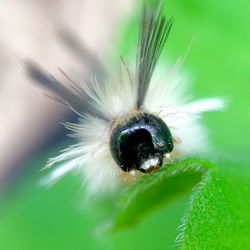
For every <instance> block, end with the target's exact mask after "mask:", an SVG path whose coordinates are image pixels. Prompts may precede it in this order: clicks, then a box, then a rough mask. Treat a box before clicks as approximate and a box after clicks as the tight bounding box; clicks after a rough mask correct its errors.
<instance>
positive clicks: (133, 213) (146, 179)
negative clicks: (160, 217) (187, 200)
mask: <svg viewBox="0 0 250 250" xmlns="http://www.w3.org/2000/svg"><path fill="white" fill-rule="evenodd" d="M212 168H213V164H212V163H210V162H209V161H207V160H204V159H200V158H190V159H184V160H180V161H177V162H175V163H172V164H170V165H167V166H165V167H162V168H161V169H160V170H159V171H156V172H154V173H152V174H149V175H145V176H143V177H142V178H141V179H139V180H138V181H137V182H135V183H134V184H133V185H132V186H130V187H129V188H127V189H126V190H125V192H124V193H123V194H122V195H121V200H120V201H119V202H118V206H117V209H116V213H115V216H114V219H113V225H112V228H113V229H114V230H117V229H121V228H123V227H126V226H129V225H132V224H134V223H136V222H137V221H139V220H140V219H141V218H142V217H144V216H145V215H147V214H148V213H150V212H151V211H152V210H154V209H156V208H157V207H159V206H161V205H162V204H163V203H167V202H171V201H173V200H175V199H177V198H179V197H180V196H181V195H184V194H186V193H188V192H190V190H191V189H192V188H193V187H194V186H195V184H197V183H198V182H200V181H201V179H202V176H203V175H204V174H205V173H206V172H207V171H208V170H209V169H212Z"/></svg>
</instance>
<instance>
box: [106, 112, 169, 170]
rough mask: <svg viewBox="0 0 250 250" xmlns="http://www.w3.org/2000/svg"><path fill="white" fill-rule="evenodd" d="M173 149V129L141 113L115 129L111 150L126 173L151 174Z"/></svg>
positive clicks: (157, 119)
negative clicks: (131, 171) (135, 170)
mask: <svg viewBox="0 0 250 250" xmlns="http://www.w3.org/2000/svg"><path fill="white" fill-rule="evenodd" d="M172 150H173V139H172V135H171V133H170V130H169V128H168V127H167V125H166V124H165V122H164V121H163V120H161V119H160V118H159V117H157V116H155V115H152V114H147V113H139V114H137V115H136V116H133V117H132V118H130V119H129V120H127V121H125V122H124V123H122V124H120V125H118V126H117V127H115V128H114V129H113V131H112V134H111V139H110V151H111V154H112V156H113V158H114V160H115V161H116V163H117V164H118V165H119V166H120V167H121V169H122V170H124V171H127V172H128V171H130V170H133V169H137V170H139V171H141V172H151V171H153V170H155V169H157V168H159V167H160V166H161V165H162V161H163V157H164V154H167V153H170V152H171V151H172Z"/></svg>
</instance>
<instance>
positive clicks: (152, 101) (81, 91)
mask: <svg viewBox="0 0 250 250" xmlns="http://www.w3.org/2000/svg"><path fill="white" fill-rule="evenodd" d="M172 25H173V19H172V18H169V19H168V18H166V16H165V15H164V14H163V13H162V11H161V6H160V5H158V4H155V5H154V6H149V5H148V4H144V7H143V10H142V16H141V24H140V28H139V41H138V48H137V51H138V52H137V58H136V69H135V70H134V72H133V71H131V70H130V69H129V66H128V65H127V64H126V62H125V61H124V60H122V62H121V68H122V70H121V74H120V75H119V77H118V78H114V79H108V80H107V81H106V82H105V83H100V82H97V81H94V80H93V81H92V83H91V84H86V83H84V82H79V83H75V82H74V81H72V80H71V79H69V78H68V80H70V83H68V84H64V83H61V82H59V81H57V80H56V79H55V78H53V77H51V76H49V75H47V74H46V73H44V72H43V71H42V70H40V68H38V67H37V66H36V65H34V64H28V70H29V74H30V75H31V76H32V77H33V78H34V79H36V80H38V81H39V82H40V83H42V84H43V85H45V86H47V87H50V88H51V89H52V90H53V91H54V92H55V93H56V94H57V95H58V96H60V97H61V100H62V101H63V102H64V104H66V105H67V106H69V107H70V108H71V109H72V110H73V111H74V112H76V113H77V115H78V116H79V123H77V124H72V123H65V127H66V128H67V129H69V130H71V131H72V132H73V136H74V137H75V138H76V139H77V140H78V143H77V144H75V145H73V146H70V147H68V148H67V149H65V150H64V151H63V152H62V153H61V155H59V156H57V157H55V158H52V159H50V160H49V162H48V165H47V166H48V167H51V166H53V165H54V164H58V163H60V164H61V165H60V166H59V167H58V168H56V169H55V170H53V171H52V172H51V174H50V175H49V176H48V177H47V178H46V181H48V182H53V181H55V180H57V179H58V178H59V177H61V176H63V175H64V174H65V173H67V172H68V171H70V170H73V169H81V170H83V172H84V176H85V177H84V178H85V180H86V182H87V187H88V189H89V190H90V192H98V193H99V192H101V191H105V190H108V189H109V190H110V189H114V188H115V187H116V186H117V185H118V184H119V183H121V182H131V181H133V180H134V179H137V178H139V176H141V175H143V174H148V173H150V172H152V171H155V170H157V169H159V168H160V167H161V166H162V165H163V164H164V163H168V162H169V161H170V160H171V159H175V158H176V157H179V156H183V155H188V154H202V153H203V152H205V151H206V148H207V145H206V144H207V140H206V131H205V130H204V128H203V126H202V124H201V121H200V114H201V113H202V112H205V111H209V110H216V109H220V108H223V101H222V100H221V99H219V98H210V99H203V100H198V101H188V98H187V95H188V93H187V91H186V87H185V86H186V85H185V82H183V81H181V80H180V77H179V74H178V69H179V67H180V65H181V63H180V61H177V63H176V64H175V65H174V66H173V67H172V68H169V69H168V70H167V72H165V75H164V78H163V79H159V78H158V79H157V76H159V73H158V72H157V68H156V64H157V62H158V59H159V57H160V55H161V52H162V50H163V48H164V46H165V44H166V42H167V39H168V36H169V33H170V30H171V28H172Z"/></svg>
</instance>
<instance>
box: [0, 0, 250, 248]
mask: <svg viewBox="0 0 250 250" xmlns="http://www.w3.org/2000/svg"><path fill="white" fill-rule="evenodd" d="M164 8H165V10H166V13H167V14H168V15H170V16H173V17H174V26H173V29H172V32H171V35H170V37H169V40H168V42H167V49H166V50H165V51H164V56H165V57H167V59H168V61H170V62H173V63H174V61H175V59H176V58H177V57H178V56H179V55H184V54H185V52H186V50H187V48H188V47H189V45H190V42H191V40H192V38H193V37H194V42H193V45H192V48H191V51H190V52H189V54H188V56H187V58H186V60H185V63H184V65H183V70H184V72H188V74H189V76H191V79H190V80H191V81H192V82H193V88H192V89H193V95H194V97H196V98H200V97H209V96H222V97H226V98H227V99H228V101H229V105H228V107H227V109H226V110H225V111H223V112H215V113H209V114H206V115H205V116H204V120H205V124H206V125H207V127H208V129H209V133H210V138H211V141H212V143H213V145H214V148H215V150H216V152H217V154H218V155H224V154H227V155H232V156H236V157H248V152H249V141H248V138H249V135H250V132H249V127H250V114H249V97H250V71H249V69H250V60H249V55H250V32H249V25H250V3H249V2H248V1H246V0H239V1H231V0H229V1H215V0H209V1H208V0H205V1H198V0H189V1H185V0H175V1H165V6H164ZM135 22H136V21H135V20H132V21H131V22H129V24H128V26H126V27H124V30H125V32H124V34H126V35H124V38H123V39H121V40H122V41H123V42H122V44H121V46H118V47H120V53H119V54H121V55H123V56H126V54H127V53H129V51H131V47H132V46H133V44H135V43H136V39H135V37H136V35H135V34H136V33H137V29H136V28H135V26H134V24H135ZM65 144H67V142H65ZM63 147H64V145H59V146H58V147H57V148H51V149H48V152H46V153H45V154H44V155H41V156H40V157H39V158H38V159H36V160H35V161H34V162H31V163H30V167H27V173H24V174H23V175H24V176H25V180H23V181H22V182H21V183H16V184H15V185H14V184H13V185H14V186H13V187H12V191H11V192H10V193H9V194H8V195H7V196H6V197H5V198H2V199H1V200H0V202H1V204H0V249H1V250H34V249H38V250H40V249H41V250H44V249H48V250H50V249H51V250H52V249H53V250H56V249H60V250H64V249H65V250H66V249H76V250H77V249H128V248H129V249H176V248H177V246H176V243H175V238H176V237H177V235H178V226H179V225H181V223H182V221H181V219H182V215H183V213H184V211H185V209H186V207H187V205H188V196H186V197H183V198H182V199H179V200H176V201H175V202H173V203H172V204H171V205H168V206H165V207H164V206H162V207H160V208H159V209H158V210H156V211H155V212H154V213H152V214H151V215H149V216H148V217H147V218H145V219H144V220H143V221H142V222H140V223H139V224H137V225H135V226H134V227H131V228H128V229H126V230H124V231H120V232H118V233H115V234H102V233H101V232H100V231H101V229H100V226H98V220H97V219H96V218H97V217H98V216H99V214H98V213H101V212H100V211H101V210H102V208H101V207H99V208H98V209H99V210H100V211H99V212H98V209H96V208H95V209H92V208H91V207H87V206H85V204H84V197H83V196H84V191H83V190H82V187H81V179H80V177H79V176H77V174H71V175H68V176H66V177H65V178H63V179H62V181H60V182H59V183H58V184H56V185H55V186H53V187H52V188H50V189H46V188H41V187H39V186H38V185H37V182H38V180H39V179H40V178H41V177H42V176H44V172H42V171H37V169H39V168H40V167H42V166H44V164H45V162H46V159H47V158H48V157H49V156H53V155H56V154H57V152H58V150H59V149H61V148H63ZM33 166H35V167H33ZM31 169H33V170H31ZM131 216H132V215H131Z"/></svg>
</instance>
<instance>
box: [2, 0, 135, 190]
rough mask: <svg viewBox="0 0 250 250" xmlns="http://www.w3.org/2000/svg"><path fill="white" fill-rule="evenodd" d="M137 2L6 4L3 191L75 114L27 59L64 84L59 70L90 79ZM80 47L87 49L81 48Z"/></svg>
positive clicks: (12, 0)
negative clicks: (52, 95)
mask: <svg viewBox="0 0 250 250" xmlns="http://www.w3.org/2000/svg"><path fill="white" fill-rule="evenodd" d="M132 2H133V1H132V0H126V1H125V0H116V1H112V0H73V1H67V0H54V1H48V0H22V1H20V0H8V1H7V0H6V1H5V0H4V1H1V2H0V29H1V35H0V188H3V184H4V183H6V182H7V180H8V179H9V177H10V176H11V175H12V173H15V171H16V170H17V169H19V170H18V171H20V169H21V168H22V167H23V166H24V165H25V164H24V163H25V161H26V160H27V159H28V158H30V157H32V154H34V153H35V152H37V151H38V150H39V149H41V146H42V145H43V146H46V145H47V143H48V141H50V140H52V139H53V138H54V136H55V135H56V134H57V133H58V131H59V128H60V127H61V125H59V124H58V123H59V122H60V121H64V119H65V118H66V117H69V115H70V113H69V112H70V111H69V110H68V109H67V108H66V107H64V106H63V105H61V104H59V103H57V102H55V101H53V100H51V99H49V98H48V97H46V96H45V95H44V94H43V93H44V92H46V91H45V90H44V89H41V88H40V86H39V85H36V84H35V83H34V82H33V81H32V80H31V79H29V78H28V77H27V75H26V73H25V65H24V60H26V59H31V60H34V61H36V62H38V63H39V65H41V66H42V67H43V68H44V69H45V70H46V71H47V72H49V73H50V74H52V75H54V76H56V77H57V79H59V80H62V75H61V74H60V73H59V71H58V68H61V69H63V71H64V72H71V73H72V72H76V73H77V74H78V75H81V76H82V77H83V79H85V78H86V79H87V78H88V77H89V75H90V73H91V74H96V73H97V72H96V71H97V70H98V69H99V67H95V66H96V65H93V64H96V63H95V62H99V61H101V62H105V53H106V51H107V49H108V47H109V44H110V43H112V39H113V36H114V31H115V30H116V29H117V27H119V25H120V24H121V22H122V20H123V19H124V17H126V16H127V15H128V14H129V13H130V12H131V10H132ZM59 31H70V32H69V33H68V34H67V33H65V32H64V33H62V32H61V33H60V32H59ZM59 34H60V35H59ZM70 34H76V37H77V41H75V42H76V43H74V39H75V38H74V37H72V39H71V41H70ZM62 35H63V37H64V38H63V39H64V40H65V41H66V40H67V41H66V42H68V43H70V42H72V44H71V46H72V47H74V46H75V48H73V50H74V49H75V51H72V48H71V49H68V48H66V47H65V44H64V43H65V41H63V39H62ZM80 43H82V44H83V46H82V47H79V48H78V47H77V46H78V45H79V44H80ZM81 48H84V49H85V52H87V51H91V53H90V54H88V53H85V54H86V58H84V51H81ZM78 51H79V53H78ZM72 52H74V53H72ZM91 58H92V59H93V60H90V59H91ZM93 62H94V63H93Z"/></svg>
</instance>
